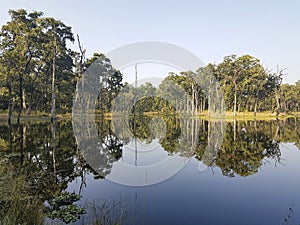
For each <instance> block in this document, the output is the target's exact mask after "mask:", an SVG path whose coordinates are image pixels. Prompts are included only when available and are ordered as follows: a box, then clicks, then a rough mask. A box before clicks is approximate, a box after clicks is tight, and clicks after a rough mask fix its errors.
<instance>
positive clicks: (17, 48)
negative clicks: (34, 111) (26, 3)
mask: <svg viewBox="0 0 300 225" xmlns="http://www.w3.org/2000/svg"><path fill="white" fill-rule="evenodd" d="M9 14H10V16H11V21H9V22H7V23H6V24H5V25H3V26H2V29H1V32H0V38H1V44H0V56H1V72H0V73H1V76H2V77H4V78H3V79H2V80H5V83H6V84H5V86H6V88H7V90H8V93H9V94H8V95H9V104H8V105H9V118H8V121H9V123H10V121H11V116H12V109H13V104H14V99H18V100H19V110H18V121H19V120H20V116H21V112H22V109H25V108H26V93H25V91H24V80H25V79H26V77H27V76H28V75H29V74H30V66H31V64H30V63H31V61H32V60H33V58H34V57H35V48H36V43H37V36H38V35H37V33H38V32H39V31H40V29H41V28H40V27H38V26H37V20H38V19H39V18H40V17H41V16H42V13H41V12H32V13H27V12H26V10H24V9H20V10H16V11H15V10H10V11H9Z"/></svg>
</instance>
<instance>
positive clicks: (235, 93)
mask: <svg viewBox="0 0 300 225" xmlns="http://www.w3.org/2000/svg"><path fill="white" fill-rule="evenodd" d="M236 107H237V87H236V84H234V102H233V116H234V117H236Z"/></svg>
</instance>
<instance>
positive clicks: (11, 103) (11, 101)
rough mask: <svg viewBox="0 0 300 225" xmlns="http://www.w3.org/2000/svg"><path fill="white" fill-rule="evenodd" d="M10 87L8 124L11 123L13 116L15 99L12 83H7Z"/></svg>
mask: <svg viewBox="0 0 300 225" xmlns="http://www.w3.org/2000/svg"><path fill="white" fill-rule="evenodd" d="M7 88H8V96H9V97H8V98H9V99H8V125H11V117H12V108H13V107H12V106H13V99H12V88H11V84H8V85H7Z"/></svg>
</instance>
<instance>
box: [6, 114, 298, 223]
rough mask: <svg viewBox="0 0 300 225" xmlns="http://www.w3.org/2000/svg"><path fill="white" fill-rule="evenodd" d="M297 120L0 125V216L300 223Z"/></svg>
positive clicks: (157, 118)
mask: <svg viewBox="0 0 300 225" xmlns="http://www.w3.org/2000/svg"><path fill="white" fill-rule="evenodd" d="M299 127H300V119H299V118H290V119H286V120H270V121H260V120H257V121H220V120H215V121H213V120H211V121H207V120H201V119H191V118H178V117H176V116H164V115H152V116H136V117H130V118H129V121H127V122H126V121H124V120H122V118H114V119H97V120H96V123H95V124H85V125H84V126H82V124H81V125H80V126H78V124H76V122H75V124H74V121H71V120H59V121H57V122H56V123H50V122H47V121H35V122H34V121H25V122H23V123H22V124H14V125H12V126H10V127H9V126H7V125H6V124H5V123H4V122H3V123H1V125H0V183H1V184H0V203H1V208H0V222H1V224H64V223H70V224H229V225H233V224H244V225H245V224H249V225H250V224H251V225H253V224H300V191H299V190H300V179H299V172H300V129H298V128H299Z"/></svg>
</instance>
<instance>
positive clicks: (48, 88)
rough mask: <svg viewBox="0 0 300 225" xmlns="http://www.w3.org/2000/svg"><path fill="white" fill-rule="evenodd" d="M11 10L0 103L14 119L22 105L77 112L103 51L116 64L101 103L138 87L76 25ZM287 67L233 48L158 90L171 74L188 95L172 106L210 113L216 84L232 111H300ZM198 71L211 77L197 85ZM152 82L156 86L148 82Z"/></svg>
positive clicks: (0, 63) (3, 44) (299, 94)
mask: <svg viewBox="0 0 300 225" xmlns="http://www.w3.org/2000/svg"><path fill="white" fill-rule="evenodd" d="M9 14H10V17H11V19H10V20H9V21H8V22H7V23H6V24H5V25H3V26H2V28H1V31H0V102H1V104H0V110H2V111H4V112H7V113H8V120H9V122H10V121H11V118H12V115H13V113H16V115H17V119H18V121H19V120H20V117H21V115H22V113H23V114H25V113H27V114H30V113H31V112H32V111H38V112H45V113H51V116H52V118H53V119H54V118H55V117H56V113H67V112H71V111H72V104H73V97H74V93H75V90H76V83H77V81H78V80H79V79H80V78H81V77H82V74H84V72H85V71H86V70H87V68H88V67H89V66H90V65H91V64H92V63H93V62H95V60H96V59H99V58H100V63H102V64H103V65H104V66H107V65H109V66H110V69H109V70H108V73H107V76H106V77H105V79H104V80H103V85H101V93H100V95H101V98H99V101H98V103H97V107H98V108H99V110H100V111H101V112H110V111H111V110H112V106H111V102H112V101H113V99H114V98H115V97H116V96H117V94H118V93H119V91H120V90H121V89H122V90H123V89H124V88H127V89H128V90H130V89H133V88H134V87H133V86H130V85H129V84H127V83H124V82H123V81H122V78H123V76H122V74H121V73H120V71H118V70H116V69H114V68H112V66H111V65H110V61H109V59H107V58H106V57H105V56H104V55H103V54H99V53H95V54H94V55H93V56H92V57H91V58H86V57H85V49H84V48H83V46H82V45H81V43H80V40H79V36H78V35H77V38H75V36H74V34H73V33H72V28H71V27H70V26H67V25H66V24H65V23H63V22H62V21H60V20H57V19H55V18H52V17H45V16H43V13H42V12H27V11H26V10H24V9H20V10H10V11H9ZM75 41H77V43H78V46H79V51H74V50H72V49H71V48H69V47H68V42H71V43H72V42H73V43H74V42H75ZM284 73H285V70H281V69H277V70H276V71H275V72H272V71H268V70H267V69H266V68H265V67H264V66H263V65H262V63H261V62H260V60H259V59H257V58H255V57H253V56H251V55H243V56H240V57H238V56H236V55H230V56H226V57H224V60H223V61H222V62H221V63H219V64H208V65H207V66H205V67H201V68H199V69H198V70H197V71H196V72H191V71H186V72H181V73H179V74H175V73H170V74H169V75H168V76H167V77H166V78H165V79H164V81H163V82H162V84H161V86H160V88H159V91H160V93H161V96H164V95H167V94H168V93H167V89H168V85H167V84H168V82H170V81H171V82H173V83H174V82H175V83H176V84H177V85H179V86H180V87H181V88H182V89H183V90H184V91H185V93H186V94H187V96H188V97H189V98H190V100H189V102H187V103H186V104H185V105H184V106H183V105H180V103H181V102H180V101H179V100H178V101H177V100H174V101H175V103H174V102H173V103H172V104H173V106H174V105H175V106H176V108H179V109H183V108H184V107H185V110H187V111H192V112H193V113H194V112H195V113H199V112H205V111H208V113H209V110H211V108H212V107H211V106H212V105H214V102H213V101H212V99H216V96H212V95H211V90H212V88H219V89H220V90H221V91H222V95H223V99H224V102H222V105H224V109H227V110H229V111H232V112H233V114H234V116H236V115H237V112H242V111H243V112H244V111H249V112H253V113H254V114H255V115H256V113H257V112H259V111H272V112H276V114H277V115H279V114H280V113H281V112H292V111H293V112H294V111H300V104H299V101H300V81H298V82H296V83H295V84H282V79H283V76H284ZM207 74H210V75H212V76H213V77H214V79H215V80H214V81H217V83H218V85H219V86H218V87H217V86H212V84H213V83H215V82H214V81H213V82H212V80H209V79H208V77H210V76H207ZM195 77H197V78H199V79H202V81H201V82H203V81H205V82H204V83H202V84H205V85H199V82H197V81H195V79H194V78H195ZM142 88H144V89H145V87H142ZM147 88H150V89H153V88H154V87H151V86H149V85H148V86H147V85H146V89H147ZM154 89H155V88H154ZM151 91H153V90H151ZM128 93H131V92H128ZM132 93H133V92H132ZM130 96H131V97H132V95H131V94H128V97H130ZM212 97H214V98H212ZM148 101H149V100H148ZM155 101H156V106H155V107H156V109H158V108H159V109H160V110H163V107H162V106H163V105H162V104H164V106H166V107H167V104H166V103H165V102H164V101H163V100H162V99H161V98H156V100H155ZM158 105H160V106H158ZM148 108H149V107H148ZM149 110H154V108H152V109H151V108H150V109H149Z"/></svg>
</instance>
